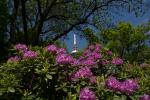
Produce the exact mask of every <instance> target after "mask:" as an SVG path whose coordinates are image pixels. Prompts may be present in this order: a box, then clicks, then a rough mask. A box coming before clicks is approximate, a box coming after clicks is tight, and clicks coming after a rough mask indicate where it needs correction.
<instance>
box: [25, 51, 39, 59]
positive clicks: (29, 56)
mask: <svg viewBox="0 0 150 100" xmlns="http://www.w3.org/2000/svg"><path fill="white" fill-rule="evenodd" d="M36 57H37V52H35V51H26V52H25V53H24V54H23V58H25V59H34V58H36Z"/></svg>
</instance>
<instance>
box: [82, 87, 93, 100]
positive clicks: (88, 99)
mask: <svg viewBox="0 0 150 100" xmlns="http://www.w3.org/2000/svg"><path fill="white" fill-rule="evenodd" d="M80 100H96V94H95V93H94V92H93V91H91V90H90V89H89V88H87V87H86V88H83V89H81V91H80Z"/></svg>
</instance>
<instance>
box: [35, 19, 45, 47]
mask: <svg viewBox="0 0 150 100" xmlns="http://www.w3.org/2000/svg"><path fill="white" fill-rule="evenodd" d="M43 23H44V21H43V20H42V19H41V20H39V22H38V24H37V26H36V27H35V35H34V36H35V37H34V41H33V44H34V45H35V44H38V43H39V38H40V34H41V33H42V28H43Z"/></svg>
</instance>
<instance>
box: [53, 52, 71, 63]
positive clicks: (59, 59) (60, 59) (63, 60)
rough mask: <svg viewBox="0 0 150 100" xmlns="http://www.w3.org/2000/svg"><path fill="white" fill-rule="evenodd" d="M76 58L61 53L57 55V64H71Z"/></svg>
mask: <svg viewBox="0 0 150 100" xmlns="http://www.w3.org/2000/svg"><path fill="white" fill-rule="evenodd" d="M73 61H74V59H73V57H72V56H71V55H68V54H59V55H57V56H56V62H57V64H62V65H63V64H71V63H73Z"/></svg>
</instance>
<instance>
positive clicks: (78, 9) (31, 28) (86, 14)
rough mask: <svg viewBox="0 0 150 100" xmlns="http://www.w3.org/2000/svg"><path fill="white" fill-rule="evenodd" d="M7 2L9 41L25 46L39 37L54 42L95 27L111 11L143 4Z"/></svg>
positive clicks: (123, 0) (127, 0) (118, 0)
mask: <svg viewBox="0 0 150 100" xmlns="http://www.w3.org/2000/svg"><path fill="white" fill-rule="evenodd" d="M9 1H10V2H9V3H10V5H12V6H11V7H10V9H13V10H12V14H11V15H10V16H11V21H10V28H9V29H10V41H11V42H13V43H15V42H18V41H19V42H24V43H27V44H37V43H38V42H39V40H40V37H42V36H47V35H49V36H50V38H51V40H52V41H56V40H58V39H59V38H61V37H63V36H66V35H67V34H68V33H69V32H70V31H74V30H78V29H79V28H80V29H81V30H84V28H87V27H89V25H92V26H98V25H99V24H101V23H102V21H104V20H105V19H106V16H108V15H109V14H110V13H112V11H113V10H114V9H123V8H125V9H130V11H132V10H134V11H135V12H138V11H141V9H142V8H143V5H144V4H143V2H142V0H134V1H133V0H81V1H79V0H9ZM110 9H113V10H111V11H110ZM105 15H106V16H105ZM15 38H19V40H17V39H15ZM20 38H21V39H20Z"/></svg>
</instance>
